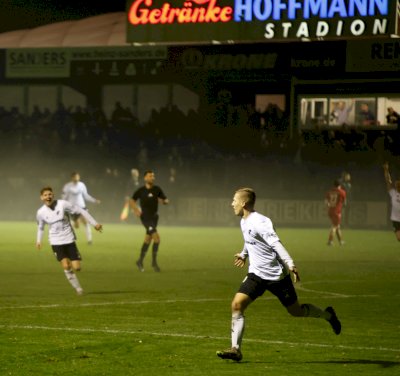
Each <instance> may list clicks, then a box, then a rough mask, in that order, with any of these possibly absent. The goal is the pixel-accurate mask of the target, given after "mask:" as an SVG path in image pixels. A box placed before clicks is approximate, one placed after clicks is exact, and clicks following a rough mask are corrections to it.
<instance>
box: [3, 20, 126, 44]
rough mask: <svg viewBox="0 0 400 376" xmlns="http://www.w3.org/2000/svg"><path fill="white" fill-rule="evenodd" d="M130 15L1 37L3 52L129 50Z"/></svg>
mask: <svg viewBox="0 0 400 376" xmlns="http://www.w3.org/2000/svg"><path fill="white" fill-rule="evenodd" d="M126 45H129V43H127V42H126V13H125V12H114V13H106V14H101V15H97V16H92V17H88V18H83V19H80V20H71V21H63V22H56V23H51V24H48V25H44V26H39V27H36V28H33V29H23V30H16V31H10V32H5V33H0V48H18V47H21V48H22V47H23V48H38V47H89V46H90V47H96V46H126Z"/></svg>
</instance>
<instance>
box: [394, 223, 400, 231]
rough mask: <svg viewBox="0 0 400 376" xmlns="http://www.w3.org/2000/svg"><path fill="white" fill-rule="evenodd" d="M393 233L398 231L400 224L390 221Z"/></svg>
mask: <svg viewBox="0 0 400 376" xmlns="http://www.w3.org/2000/svg"><path fill="white" fill-rule="evenodd" d="M392 224H393V228H394V232H397V231H400V222H397V221H392Z"/></svg>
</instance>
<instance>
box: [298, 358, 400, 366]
mask: <svg viewBox="0 0 400 376" xmlns="http://www.w3.org/2000/svg"><path fill="white" fill-rule="evenodd" d="M305 363H313V364H328V363H329V364H367V365H369V364H372V365H377V366H381V367H382V368H390V367H396V366H400V362H393V361H390V360H373V359H347V360H346V359H342V360H325V361H323V360H321V361H314V362H312V361H311V362H305Z"/></svg>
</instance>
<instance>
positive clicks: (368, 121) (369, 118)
mask: <svg viewBox="0 0 400 376" xmlns="http://www.w3.org/2000/svg"><path fill="white" fill-rule="evenodd" d="M359 119H360V125H375V124H376V118H375V115H374V114H373V113H372V111H371V110H370V108H369V104H368V103H362V104H361V107H360V112H359Z"/></svg>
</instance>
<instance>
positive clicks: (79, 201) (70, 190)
mask: <svg viewBox="0 0 400 376" xmlns="http://www.w3.org/2000/svg"><path fill="white" fill-rule="evenodd" d="M62 198H63V199H64V200H67V201H68V202H70V203H71V204H73V205H78V206H79V207H81V208H85V207H86V204H85V200H86V201H89V202H93V203H95V202H96V199H95V198H94V197H92V196H90V195H89V193H88V191H87V188H86V185H85V183H82V182H81V181H78V182H76V183H74V182H72V181H71V182H69V183H67V184H65V185H64V188H63V192H62Z"/></svg>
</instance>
